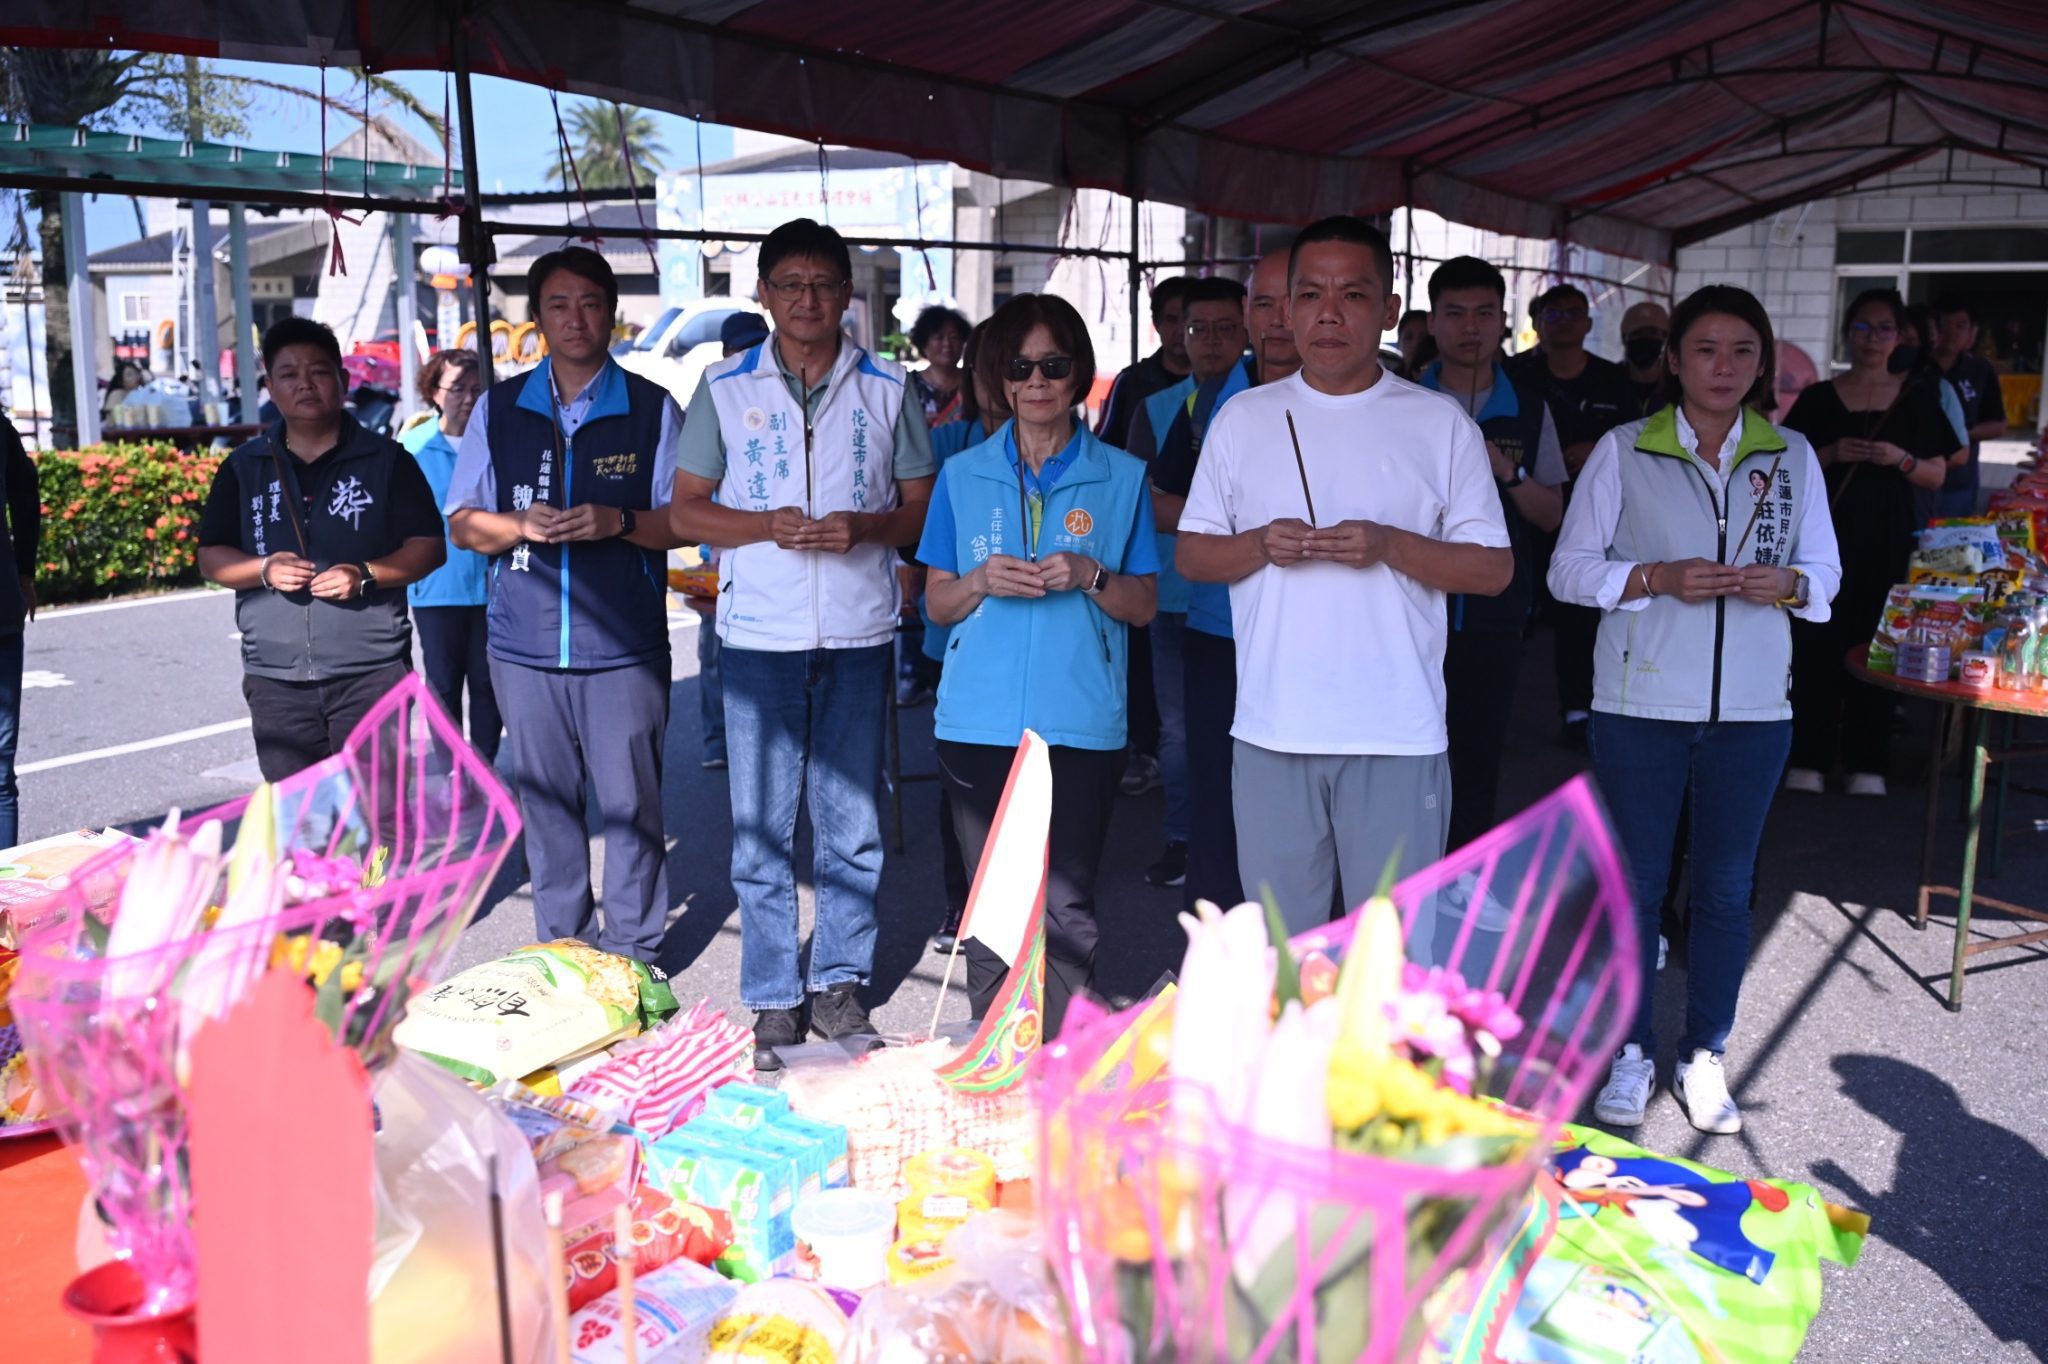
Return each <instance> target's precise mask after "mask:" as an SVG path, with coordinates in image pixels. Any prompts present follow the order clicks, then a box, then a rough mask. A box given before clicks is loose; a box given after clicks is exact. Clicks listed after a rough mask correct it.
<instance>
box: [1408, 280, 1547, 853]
mask: <svg viewBox="0 0 2048 1364" xmlns="http://www.w3.org/2000/svg"><path fill="white" fill-rule="evenodd" d="M1507 292H1508V288H1507V281H1506V280H1504V279H1502V278H1501V273H1500V271H1498V270H1496V269H1495V268H1494V267H1493V266H1491V265H1489V264H1487V263H1486V262H1485V261H1483V260H1480V259H1479V258H1478V257H1477V256H1459V257H1458V258H1457V259H1455V260H1447V261H1445V262H1444V263H1443V264H1442V265H1439V266H1438V267H1437V268H1436V272H1435V273H1434V274H1432V275H1431V276H1430V277H1429V334H1430V335H1431V336H1432V337H1434V338H1435V339H1436V345H1437V354H1438V356H1439V357H1440V358H1439V359H1438V360H1437V361H1435V362H1434V363H1433V364H1431V365H1430V366H1428V368H1426V369H1424V370H1423V372H1422V374H1421V376H1420V378H1419V382H1420V383H1421V384H1422V386H1423V387H1424V388H1432V389H1436V390H1437V391H1438V392H1440V393H1442V394H1443V395H1444V396H1445V397H1446V398H1449V399H1450V400H1451V401H1453V402H1455V403H1457V405H1458V407H1459V409H1460V410H1461V411H1463V412H1464V413H1465V415H1466V416H1468V417H1470V418H1472V420H1474V421H1476V422H1478V423H1479V430H1480V432H1481V434H1483V435H1484V436H1485V437H1486V458H1487V460H1488V462H1489V463H1491V464H1492V465H1493V480H1494V483H1495V485H1496V486H1497V487H1498V489H1499V491H1500V501H1501V512H1502V514H1503V515H1504V516H1505V517H1506V518H1507V524H1508V543H1509V544H1510V545H1512V546H1513V548H1514V551H1515V576H1514V579H1513V580H1512V581H1511V582H1509V584H1508V587H1507V590H1506V591H1504V592H1502V593H1501V594H1500V595H1498V596H1493V597H1482V596H1473V595H1469V594H1464V593H1458V594H1454V595H1452V596H1451V597H1449V598H1448V609H1449V611H1450V627H1451V632H1450V637H1449V639H1448V640H1447V641H1446V643H1445V646H1444V725H1445V727H1446V729H1447V730H1448V731H1449V737H1450V762H1451V825H1450V836H1449V840H1448V844H1447V849H1448V848H1457V847H1460V846H1462V845H1464V844H1466V843H1469V842H1471V841H1472V840H1473V839H1475V838H1477V837H1478V836H1479V835H1481V834H1483V833H1485V832H1486V831H1487V830H1488V829H1491V828H1492V827H1493V825H1494V817H1495V814H1496V810H1495V806H1496V804H1497V803H1498V796H1499V792H1500V755H1501V749H1502V748H1503V747H1504V746H1505V744H1506V743H1507V732H1508V720H1509V717H1510V715H1511V714H1512V712H1513V710H1514V704H1515V683H1516V681H1517V680H1518V679H1519V678H1520V676H1521V671H1522V633H1523V630H1524V629H1525V627H1527V625H1528V623H1529V612H1530V610H1531V609H1532V608H1533V607H1534V605H1535V601H1536V595H1535V593H1536V575H1535V569H1534V565H1533V563H1532V559H1533V556H1534V550H1535V532H1536V531H1554V530H1556V529H1557V527H1558V524H1559V523H1560V522H1561V521H1562V520H1563V519H1564V494H1563V493H1562V492H1561V491H1560V488H1561V485H1562V484H1563V483H1564V481H1565V464H1564V454H1563V451H1562V449H1561V448H1560V447H1559V445H1558V439H1557V427H1556V424H1555V422H1554V421H1553V420H1552V418H1551V415H1550V407H1549V404H1547V403H1545V402H1544V401H1543V400H1542V399H1541V398H1540V397H1539V396H1538V395H1537V394H1536V393H1535V392H1534V391H1533V390H1530V389H1526V388H1523V387H1521V386H1520V385H1518V384H1517V382H1516V381H1515V380H1514V379H1513V378H1511V377H1510V374H1509V371H1508V369H1507V367H1506V366H1504V365H1502V364H1501V363H1500V362H1499V360H1498V359H1497V356H1498V355H1499V352H1500V343H1501V338H1502V336H1503V334H1504V332H1505V327H1506V300H1507Z"/></svg>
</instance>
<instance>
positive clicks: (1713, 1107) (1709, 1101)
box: [1671, 1049, 1742, 1136]
mask: <svg viewBox="0 0 2048 1364" xmlns="http://www.w3.org/2000/svg"><path fill="white" fill-rule="evenodd" d="M1671 1093H1672V1096H1673V1097H1674V1098H1676V1099H1677V1100H1678V1106H1679V1107H1680V1108H1682V1109H1684V1110H1685V1116H1686V1118H1687V1119H1688V1120H1690V1121H1691V1123H1692V1125H1693V1126H1694V1127H1697V1128H1699V1129H1700V1131H1702V1132H1716V1133H1719V1134H1721V1135H1722V1136H1726V1135H1727V1134H1729V1133H1730V1132H1740V1131H1741V1130H1742V1110H1741V1109H1739V1108H1737V1107H1736V1106H1735V1100H1734V1099H1733V1098H1731V1097H1730V1096H1729V1093H1728V1076H1727V1075H1726V1074H1725V1073H1724V1072H1723V1071H1722V1069H1721V1058H1720V1057H1718V1056H1716V1055H1714V1053H1712V1052H1710V1051H1707V1050H1704V1049H1702V1050H1700V1051H1696V1052H1694V1053H1693V1054H1692V1060H1690V1061H1680V1062H1679V1063H1678V1072H1677V1073H1676V1074H1675V1075H1673V1076H1672V1077H1671Z"/></svg>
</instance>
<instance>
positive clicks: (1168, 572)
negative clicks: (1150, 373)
mask: <svg viewBox="0 0 2048 1364" xmlns="http://www.w3.org/2000/svg"><path fill="white" fill-rule="evenodd" d="M1196 387H1197V385H1196V383H1195V376H1194V375H1192V374H1190V375H1189V376H1188V377H1187V378H1185V379H1182V380H1181V381H1180V382H1179V383H1177V384H1174V385H1172V386H1171V387H1169V388H1163V389H1161V390H1159V392H1157V393H1155V394H1153V395H1152V396H1151V397H1149V398H1147V399H1146V400H1145V420H1146V421H1147V422H1149V423H1150V424H1151V427H1152V457H1153V458H1154V459H1158V458H1160V457H1161V456H1163V455H1164V454H1165V453H1166V452H1167V448H1168V446H1169V445H1173V444H1179V443H1181V442H1185V441H1190V440H1193V439H1194V432H1193V430H1192V429H1191V428H1192V424H1193V422H1194V402H1195V389H1196ZM1250 387H1251V375H1250V374H1249V373H1247V372H1246V369H1245V366H1244V365H1243V364H1242V363H1239V364H1234V365H1232V366H1231V367H1230V372H1229V373H1228V374H1226V375H1224V376H1223V386H1222V388H1221V389H1220V390H1219V391H1218V392H1217V394H1216V405H1215V407H1213V408H1211V409H1210V410H1209V420H1210V421H1212V422H1213V421H1215V420H1216V414H1217V413H1218V412H1220V411H1222V410H1223V404H1225V403H1227V402H1229V401H1230V400H1231V399H1232V398H1233V397H1235V396H1237V395H1238V394H1240V393H1242V392H1244V391H1245V390H1246V389H1247V388H1250ZM1155 535H1156V536H1157V539H1158V546H1159V609H1160V610H1161V611H1172V612H1179V613H1185V614H1186V615H1187V617H1188V624H1189V625H1191V626H1192V625H1194V623H1195V617H1196V615H1197V614H1198V612H1199V614H1200V615H1201V617H1202V619H1203V621H1204V624H1203V625H1201V626H1199V627H1196V628H1199V629H1202V630H1206V631H1207V632H1208V633H1210V634H1212V635H1215V634H1220V635H1222V636H1224V637H1225V638H1226V639H1227V638H1229V637H1230V604H1229V601H1228V596H1229V591H1230V589H1229V588H1228V587H1225V586H1223V585H1222V584H1220V583H1218V584H1214V586H1216V587H1218V588H1220V589H1221V591H1222V593H1223V595H1224V597H1225V598H1226V600H1225V601H1224V603H1223V615H1222V622H1223V628H1222V629H1220V630H1218V629H1216V628H1215V625H1216V609H1217V608H1216V601H1215V595H1216V594H1215V593H1207V594H1203V593H1202V592H1201V585H1198V584H1195V583H1191V582H1189V581H1188V580H1187V579H1186V578H1183V577H1181V575H1180V570H1179V569H1178V568H1176V567H1174V563H1173V555H1174V550H1175V548H1176V547H1177V546H1178V545H1179V543H1180V537H1179V536H1178V535H1176V534H1174V533H1173V532H1172V531H1157V532H1155ZM1204 595H1205V596H1207V598H1208V600H1205V601H1202V602H1200V604H1199V606H1198V604H1197V597H1198V596H1204Z"/></svg>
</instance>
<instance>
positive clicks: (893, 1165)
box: [782, 1042, 1038, 1198]
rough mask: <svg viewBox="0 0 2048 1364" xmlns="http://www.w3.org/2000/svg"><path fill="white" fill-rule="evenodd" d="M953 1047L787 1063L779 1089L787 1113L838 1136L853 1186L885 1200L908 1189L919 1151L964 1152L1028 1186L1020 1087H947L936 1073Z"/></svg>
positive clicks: (1025, 1102) (1030, 1128)
mask: <svg viewBox="0 0 2048 1364" xmlns="http://www.w3.org/2000/svg"><path fill="white" fill-rule="evenodd" d="M959 1051H960V1048H959V1045H958V1044H957V1043H952V1042H928V1043H922V1044H919V1045H915V1046H902V1047H887V1048H884V1049H883V1050H881V1051H877V1052H873V1053H871V1054H869V1055H866V1056H863V1057H861V1058H859V1059H857V1060H853V1059H849V1060H847V1061H844V1062H835V1063H831V1064H822V1065H814V1066H801V1067H798V1066H793V1067H791V1068H790V1069H789V1070H788V1071H787V1072H785V1077H784V1079H783V1082H782V1092H783V1093H784V1094H786V1095H788V1096H789V1104H790V1107H791V1108H793V1109H795V1110H796V1111H797V1112H798V1113H801V1114H803V1115H804V1116H805V1117H809V1118H814V1119H817V1120H819V1121H821V1122H829V1123H833V1124H835V1125H837V1126H840V1127H843V1128H845V1129H846V1158H847V1169H848V1175H849V1178H850V1180H851V1182H852V1184H853V1186H854V1187H855V1188H859V1189H873V1190H875V1191H876V1192H878V1193H886V1194H888V1195H889V1196H890V1197H892V1198H902V1197H904V1196H905V1195H907V1194H908V1193H909V1192H910V1184H909V1181H908V1180H907V1179H905V1178H904V1167H905V1165H906V1164H907V1163H908V1162H909V1161H910V1160H911V1159H912V1158H913V1157H914V1156H916V1155H918V1154H919V1153H921V1152H924V1151H933V1150H939V1149H943V1148H947V1147H964V1148H967V1149H969V1150H973V1151H979V1152H981V1153H982V1154H984V1155H986V1156H987V1157H989V1159H991V1160H992V1161H994V1162H995V1166H996V1176H997V1178H998V1179H1028V1178H1030V1176H1031V1175H1032V1173H1033V1172H1034V1170H1035V1169H1036V1167H1037V1158H1038V1157H1037V1149H1038V1129H1037V1119H1036V1116H1035V1109H1034V1108H1033V1105H1032V1099H1031V1094H1030V1087H1029V1086H1028V1085H1016V1086H1013V1087H1012V1088H1010V1089H1006V1090H1001V1091H998V1092H996V1093H990V1094H973V1093H968V1092H966V1091H963V1090H958V1089H955V1088H954V1087H953V1086H951V1085H949V1084H947V1083H946V1082H945V1081H944V1080H942V1079H940V1078H939V1076H938V1074H937V1067H939V1066H942V1065H945V1064H947V1063H948V1062H949V1061H951V1060H952V1059H954V1058H955V1057H956V1056H958V1054H959Z"/></svg>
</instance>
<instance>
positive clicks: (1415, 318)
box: [1394, 308, 1429, 331]
mask: <svg viewBox="0 0 2048 1364" xmlns="http://www.w3.org/2000/svg"><path fill="white" fill-rule="evenodd" d="M1427 321H1429V309H1427V308H1410V309H1409V310H1408V311H1407V312H1405V313H1402V314H1401V320H1400V321H1399V322H1396V323H1395V324H1394V330H1395V331H1399V330H1401V328H1403V327H1405V326H1407V325H1408V324H1409V323H1410V322H1427Z"/></svg>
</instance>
